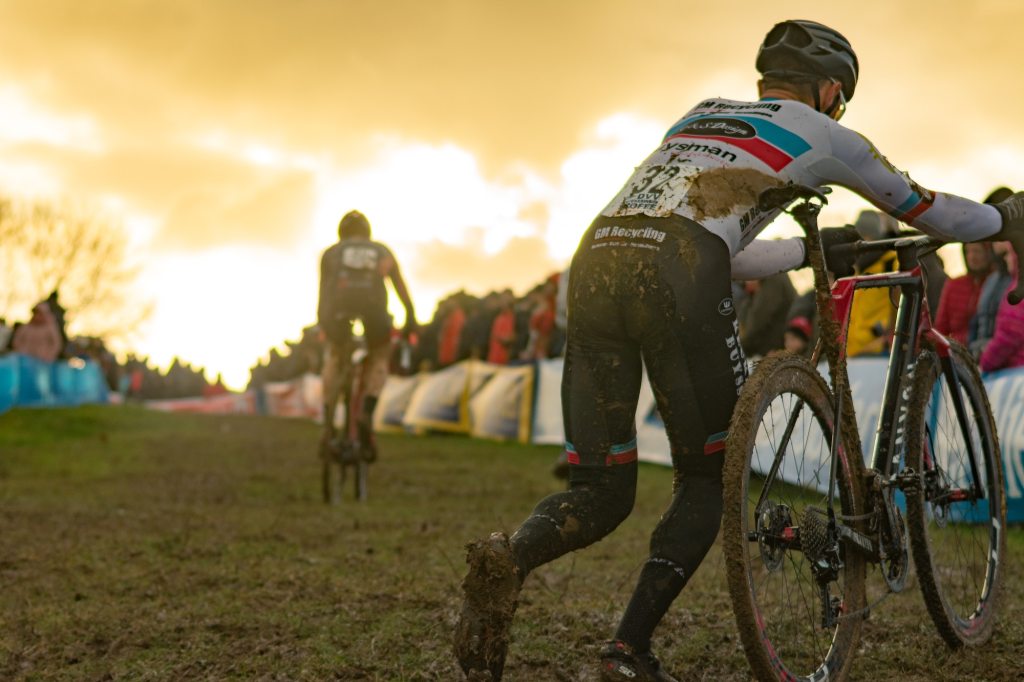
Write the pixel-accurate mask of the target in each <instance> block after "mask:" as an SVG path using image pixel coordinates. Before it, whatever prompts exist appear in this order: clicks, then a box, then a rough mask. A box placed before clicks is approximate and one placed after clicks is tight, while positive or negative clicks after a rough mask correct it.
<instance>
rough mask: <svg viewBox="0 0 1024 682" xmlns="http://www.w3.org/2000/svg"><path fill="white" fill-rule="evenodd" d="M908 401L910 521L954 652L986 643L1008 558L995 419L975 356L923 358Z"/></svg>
mask: <svg viewBox="0 0 1024 682" xmlns="http://www.w3.org/2000/svg"><path fill="white" fill-rule="evenodd" d="M911 386H912V388H911V392H910V396H909V399H908V404H907V436H906V439H907V456H906V461H907V465H908V466H909V467H912V468H913V470H914V472H915V474H916V476H915V479H914V480H915V484H914V485H912V486H910V487H908V488H907V489H906V490H905V492H906V496H907V523H908V528H909V531H910V540H911V548H912V550H913V553H914V565H915V566H916V567H917V574H918V577H919V582H920V584H921V592H922V593H923V595H924V600H925V604H926V605H927V607H928V613H929V614H930V615H931V617H932V620H933V621H934V622H935V626H936V627H937V628H938V630H939V634H940V635H941V636H942V638H943V639H944V640H945V641H946V643H947V644H949V645H950V646H951V647H954V648H955V647H961V646H965V645H977V644H981V643H983V642H985V641H986V640H987V639H988V638H989V636H991V634H992V628H993V626H994V625H995V617H996V603H997V601H998V597H999V588H1000V583H1001V581H1002V577H1003V570H1004V567H1003V563H1004V561H1005V558H1006V534H1005V529H1006V500H1005V497H1004V495H1003V475H1002V473H1003V472H1002V462H1001V458H1000V451H999V442H998V438H997V437H996V426H995V420H994V419H993V417H992V409H991V408H990V407H989V403H988V397H987V395H986V393H985V386H984V384H982V381H981V376H980V375H979V374H978V368H977V365H976V363H975V362H974V360H973V359H972V358H971V356H970V355H969V354H968V352H967V351H966V350H965V349H964V348H963V347H962V346H960V345H959V344H955V343H954V344H953V345H952V347H951V349H950V353H949V357H946V358H940V357H939V356H938V355H936V354H935V353H932V352H924V353H922V354H921V355H920V356H919V358H918V361H917V366H916V368H915V369H914V379H913V383H912V384H911Z"/></svg>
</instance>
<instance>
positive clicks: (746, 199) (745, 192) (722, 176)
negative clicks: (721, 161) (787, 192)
mask: <svg viewBox="0 0 1024 682" xmlns="http://www.w3.org/2000/svg"><path fill="white" fill-rule="evenodd" d="M783 184H784V183H783V182H782V181H781V180H779V178H777V177H775V176H772V175H768V174H767V173H762V172H761V171H758V170H754V169H753V168H712V169H710V170H707V171H704V172H703V173H701V174H700V175H697V176H695V177H694V178H693V183H692V184H691V185H690V190H689V192H687V195H686V203H687V204H688V205H689V206H690V208H692V209H693V219H694V220H696V221H697V222H701V221H703V220H705V219H707V218H723V217H725V216H727V215H729V214H730V213H732V212H733V211H734V210H735V209H736V206H738V205H739V206H756V205H757V198H758V196H759V195H760V194H761V192H762V191H764V190H766V189H768V188H769V187H780V186H782V185H783Z"/></svg>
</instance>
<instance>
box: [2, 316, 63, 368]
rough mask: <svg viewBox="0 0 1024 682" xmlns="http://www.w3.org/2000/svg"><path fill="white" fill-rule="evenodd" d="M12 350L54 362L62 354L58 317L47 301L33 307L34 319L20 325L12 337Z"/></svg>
mask: <svg viewBox="0 0 1024 682" xmlns="http://www.w3.org/2000/svg"><path fill="white" fill-rule="evenodd" d="M11 350H13V351H14V352H15V353H21V354H22V355H31V356H32V357H35V358H39V359H40V360H44V361H46V362H53V361H55V360H56V359H57V357H58V356H59V355H60V351H61V339H60V329H59V328H58V326H57V318H56V317H54V314H53V310H52V309H51V308H50V305H49V304H48V303H47V302H46V301H42V302H40V303H37V304H36V307H35V308H33V309H32V319H30V320H29V321H28V323H27V324H23V325H21V326H19V327H18V330H17V331H15V332H14V337H13V338H12V339H11Z"/></svg>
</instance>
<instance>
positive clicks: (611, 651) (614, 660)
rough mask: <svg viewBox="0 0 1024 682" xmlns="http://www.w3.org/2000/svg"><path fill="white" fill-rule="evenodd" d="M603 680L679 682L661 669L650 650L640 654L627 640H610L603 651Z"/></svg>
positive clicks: (613, 681)
mask: <svg viewBox="0 0 1024 682" xmlns="http://www.w3.org/2000/svg"><path fill="white" fill-rule="evenodd" d="M601 682H678V680H676V678H674V677H672V676H671V675H669V674H668V673H667V672H665V671H664V670H662V669H661V664H660V663H658V659H656V658H655V657H654V654H652V653H651V652H650V651H647V652H644V653H642V654H638V653H636V652H635V651H633V648H632V647H631V646H629V645H628V644H626V643H625V642H620V641H618V640H615V641H612V642H608V644H607V645H605V648H604V650H603V651H601Z"/></svg>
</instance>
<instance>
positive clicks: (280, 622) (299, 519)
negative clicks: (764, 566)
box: [0, 407, 1024, 682]
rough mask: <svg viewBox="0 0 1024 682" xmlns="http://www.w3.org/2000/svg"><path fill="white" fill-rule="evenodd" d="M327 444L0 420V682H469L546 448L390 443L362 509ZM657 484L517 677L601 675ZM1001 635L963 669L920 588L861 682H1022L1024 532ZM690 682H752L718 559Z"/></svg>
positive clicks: (882, 630)
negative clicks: (462, 667)
mask: <svg viewBox="0 0 1024 682" xmlns="http://www.w3.org/2000/svg"><path fill="white" fill-rule="evenodd" d="M317 435H318V434H317V427H316V426H315V425H314V424H312V423H308V422H304V421H297V420H283V419H273V418H259V417H241V416H239V417H212V416H195V415H168V414H160V413H154V412H148V411H145V410H142V409H139V408H133V407H83V408H78V409H69V410H15V411H13V412H9V413H7V414H4V415H0V680H221V679H239V680H456V679H459V675H458V669H457V667H456V665H455V663H454V661H453V659H452V656H451V653H450V650H451V646H450V632H451V629H452V624H453V622H454V620H455V613H456V608H457V606H458V600H459V582H460V580H461V578H462V574H463V570H464V550H463V547H464V545H465V543H466V542H467V541H469V540H470V539H473V538H475V537H478V536H482V535H485V534H487V533H488V532H490V531H492V530H497V529H504V530H511V529H513V528H514V527H515V526H516V525H517V524H518V523H519V522H520V521H521V520H522V519H523V518H524V517H525V516H526V515H527V514H528V513H529V511H530V510H531V509H532V507H533V505H534V504H535V503H536V502H537V501H538V500H539V499H540V498H541V497H542V496H543V495H545V494H547V493H550V492H552V491H554V490H557V489H558V488H559V486H560V484H559V482H558V481H556V480H555V479H553V478H552V477H551V476H550V474H549V469H550V464H551V462H552V460H553V458H554V456H555V453H556V450H555V449H553V448H544V447H524V446H519V445H505V444H495V443H489V442H483V441H476V440H471V439H467V438H460V437H443V436H432V437H423V438H413V437H403V436H395V437H383V438H382V439H381V450H382V456H381V461H380V462H378V463H377V464H375V465H374V466H373V469H372V471H371V480H370V499H369V501H368V502H367V503H365V504H357V503H355V502H353V501H352V499H351V491H346V495H347V497H346V499H345V501H344V502H343V503H342V504H341V505H338V506H333V507H328V506H325V505H324V504H322V503H321V502H320V499H319V487H318V486H319V469H318V463H317V460H316V456H315V444H316V441H317ZM670 488H671V482H670V476H669V471H668V470H667V469H664V468H661V467H656V466H650V465H644V466H643V467H642V469H641V472H640V492H639V496H638V502H637V506H636V509H635V511H634V513H633V515H632V516H631V517H630V519H629V520H628V521H627V522H626V523H625V524H623V526H622V527H620V528H619V529H618V530H617V531H616V532H615V533H614V534H613V535H612V536H610V537H609V538H608V539H606V540H605V541H603V542H601V543H599V544H597V545H595V546H594V547H591V548H589V549H587V550H584V551H581V552H578V553H576V554H574V555H570V556H567V557H564V558H563V559H561V560H559V561H556V562H554V563H553V564H551V565H549V566H547V567H544V568H542V569H539V570H538V571H536V572H535V573H534V574H533V575H532V576H531V577H530V578H529V580H528V581H527V584H526V586H525V589H524V592H523V598H522V602H521V605H520V610H519V614H518V616H517V621H516V624H515V626H514V628H513V643H512V649H511V651H510V654H509V660H508V665H507V668H506V679H507V680H511V681H513V682H515V681H523V680H526V681H532V680H541V681H545V680H589V679H593V667H594V661H595V656H596V652H597V651H598V648H599V647H600V645H601V643H602V641H603V640H604V639H606V638H608V637H609V636H610V634H611V633H612V631H613V629H614V625H615V622H616V620H617V618H618V616H619V615H620V613H621V612H622V609H623V608H624V606H625V602H626V600H627V598H628V596H629V593H630V591H631V589H632V586H633V583H634V581H635V579H636V576H637V573H638V570H639V567H640V564H641V562H642V561H643V559H644V558H645V555H646V546H647V536H648V533H649V532H650V530H651V529H652V528H653V526H654V524H655V523H656V522H657V519H658V516H659V514H660V513H661V511H662V510H663V508H664V507H665V506H666V504H667V502H668V497H669V493H670ZM1010 547H1011V554H1010V566H1009V570H1008V571H1007V574H1008V577H1009V580H1008V584H1007V590H1006V592H1005V594H1004V598H1003V610H1002V614H1001V625H1000V628H999V629H998V631H997V634H996V636H995V638H994V640H993V641H992V642H991V643H990V644H989V645H988V646H986V647H985V648H984V649H981V650H977V651H969V652H950V651H949V650H947V649H946V648H945V646H944V645H943V644H942V643H941V641H940V640H939V638H938V636H937V635H936V634H935V632H934V628H933V627H932V625H931V622H930V621H929V619H928V616H927V614H926V612H925V610H924V607H923V605H922V601H921V597H920V595H919V593H918V592H917V588H916V584H914V585H912V586H911V587H910V589H908V591H907V592H906V593H905V594H903V595H897V596H893V597H891V598H889V599H888V600H887V601H886V602H885V603H883V604H882V605H881V606H880V607H879V608H878V609H877V610H876V611H875V612H874V613H873V615H872V617H871V619H870V620H869V621H868V622H867V624H866V626H865V632H864V637H863V639H862V642H861V647H860V651H859V653H858V656H857V659H856V661H855V663H854V669H853V676H852V678H853V679H855V680H889V679H894V678H896V677H899V678H902V679H903V680H1016V679H1020V666H1021V665H1022V662H1024V608H1022V606H1021V604H1022V597H1024V582H1022V580H1021V577H1020V568H1021V559H1022V554H1024V531H1021V530H1019V529H1014V530H1013V531H1012V532H1011V537H1010ZM655 647H656V648H655V651H656V653H658V654H659V656H660V657H661V658H662V661H663V663H665V665H666V667H667V668H668V669H669V670H671V671H673V672H674V673H675V674H676V675H678V676H679V677H680V678H681V679H683V680H745V679H747V678H748V677H749V673H748V670H747V666H746V662H745V659H744V657H743V653H742V651H741V650H740V645H739V642H738V639H737V636H736V633H735V625H734V623H733V621H732V614H731V610H730V606H729V601H728V596H727V594H726V591H725V580H724V576H723V565H722V558H721V554H720V553H719V552H718V551H717V548H716V549H715V550H713V551H712V553H711V555H710V556H709V557H708V559H707V560H706V561H705V563H704V566H703V567H702V568H701V570H700V571H699V572H698V574H697V575H696V576H695V577H694V579H693V581H692V582H691V584H690V585H689V586H688V587H687V589H686V590H685V591H684V592H683V595H682V596H681V597H680V598H679V600H678V601H677V602H676V604H675V605H674V606H673V607H672V609H671V611H670V612H669V614H668V616H667V617H666V620H665V622H664V623H663V624H662V625H661V627H660V628H659V630H658V631H657V633H656V634H655Z"/></svg>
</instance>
